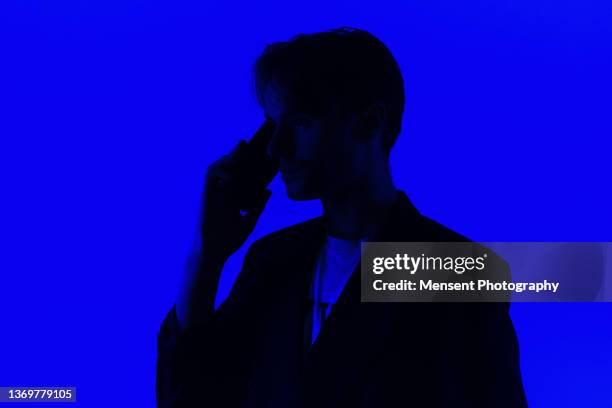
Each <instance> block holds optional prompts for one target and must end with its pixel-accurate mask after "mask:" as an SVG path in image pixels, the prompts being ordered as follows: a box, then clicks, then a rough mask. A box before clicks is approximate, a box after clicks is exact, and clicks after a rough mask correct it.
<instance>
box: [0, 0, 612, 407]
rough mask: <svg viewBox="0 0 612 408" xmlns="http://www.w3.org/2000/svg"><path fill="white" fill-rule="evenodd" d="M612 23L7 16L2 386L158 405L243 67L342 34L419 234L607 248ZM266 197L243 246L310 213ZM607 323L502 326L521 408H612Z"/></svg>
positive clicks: (541, 310) (105, 7) (518, 1)
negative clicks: (362, 59) (388, 59)
mask: <svg viewBox="0 0 612 408" xmlns="http://www.w3.org/2000/svg"><path fill="white" fill-rule="evenodd" d="M611 18H612V10H611V6H610V3H609V2H605V1H599V2H597V1H584V0H583V1H577V0H575V1H566V2H557V1H534V0H529V1H528V0H513V1H510V0H484V1H432V0H419V1H412V2H410V3H408V2H389V1H382V0H380V1H376V2H372V3H370V2H367V3H366V2H363V3H360V2H356V1H345V2H337V3H331V2H329V1H310V2H307V3H306V2H305V3H293V2H272V1H259V2H248V3H244V4H241V3H234V2H185V1H172V2H171V1H154V0H147V1H145V0H141V1H137V0H124V1H97V2H86V1H76V0H73V1H54V2H52V1H49V2H36V1H29V2H25V1H23V2H15V3H11V2H6V1H4V2H3V3H2V5H1V6H0V36H1V37H0V70H2V73H1V77H0V98H1V100H2V103H1V109H0V112H1V113H0V118H1V120H0V135H1V136H0V171H1V174H2V176H1V178H0V179H1V180H2V182H1V184H0V186H1V189H2V190H1V191H2V193H1V194H2V195H1V198H2V199H1V205H2V212H1V215H0V223H1V224H0V234H1V236H2V241H1V245H0V276H1V284H0V288H1V289H0V290H1V292H0V293H1V294H0V311H1V312H0V313H1V315H2V318H1V324H0V342H1V343H0V385H22V386H25V385H76V386H77V389H78V392H77V395H78V400H79V403H78V404H77V405H79V406H87V407H97V406H99V407H108V406H134V407H137V406H153V405H154V378H155V358H156V351H155V347H156V345H155V342H156V335H157V330H158V327H159V324H160V322H161V320H162V318H163V317H164V314H165V313H166V311H167V310H168V309H169V308H170V306H171V305H172V303H173V299H174V296H175V293H176V289H177V285H178V279H179V275H180V272H181V269H182V265H183V260H184V256H185V253H186V251H187V249H188V247H189V245H190V243H191V240H192V237H193V236H194V231H195V222H196V217H197V210H198V200H199V195H200V192H201V181H202V175H203V172H204V169H205V168H206V165H207V164H208V163H210V162H211V161H212V160H213V159H214V158H216V157H218V156H220V155H221V154H224V153H226V152H227V151H228V150H229V149H231V148H232V147H233V146H234V145H235V144H236V143H237V142H238V141H239V139H240V138H244V137H248V136H249V135H250V134H251V133H252V132H253V131H254V130H255V129H256V127H257V125H258V124H259V123H260V121H261V120H262V115H261V112H260V111H259V109H258V107H257V104H256V101H255V98H254V94H253V91H252V88H251V77H250V74H251V66H252V63H253V61H254V59H255V58H256V56H257V55H258V53H259V52H260V51H261V50H262V48H263V46H264V45H265V44H266V43H269V42H272V41H277V40H284V39H287V38H289V37H290V36H292V35H294V34H297V33H300V32H312V31H317V30H322V29H328V28H333V27H337V26H341V25H351V26H356V27H360V28H364V29H367V30H370V31H371V32H373V33H374V34H375V35H377V36H379V37H380V38H381V39H382V40H383V41H384V42H386V43H387V44H388V46H389V47H390V49H391V50H392V52H393V53H394V54H395V55H396V57H397V59H398V61H399V63H400V65H401V67H402V69H403V72H404V75H405V79H406V91H407V106H406V113H405V119H404V131H403V133H402V135H401V136H400V139H399V141H398V143H397V146H396V149H395V152H394V154H393V158H392V168H393V172H394V178H395V180H396V183H397V185H398V186H399V187H401V188H403V189H404V190H405V191H406V192H407V193H408V194H409V196H410V197H411V198H412V200H413V201H414V203H415V204H416V206H417V207H418V208H419V209H420V210H421V211H422V212H423V213H424V214H426V215H428V216H430V217H432V218H434V219H436V220H438V221H440V222H442V223H444V224H446V225H448V226H450V227H451V228H454V229H456V230H458V231H460V232H462V233H464V234H465V235H467V236H469V237H471V238H473V239H476V240H482V241H504V240H506V241H512V240H516V241H537V240H542V241H548V240H549V241H582V240H587V241H612V234H611V231H612V216H611V211H610V209H611V208H612V199H611V198H610V180H611V177H610V176H611V173H612V171H611V167H610V163H609V158H610V149H611V147H612V143H611V142H610V136H611V135H612V132H611V130H612V124H611V121H610V112H611V110H610V108H611V105H612V104H611V95H612V80H611V78H610V72H612V71H611V68H612V66H611V65H612V64H611V63H610V62H611V57H612V53H611V48H612V46H611V44H612V42H611V40H612V24H610V22H611V21H612V20H611ZM451 169H452V171H450V170H451ZM272 188H273V193H274V194H273V197H272V198H271V201H270V203H269V206H268V207H269V208H268V209H267V210H266V212H265V213H264V215H263V217H262V219H261V221H260V223H259V225H258V227H257V229H256V232H255V233H254V235H253V237H252V238H253V239H254V238H257V237H260V236H262V235H263V234H266V233H268V232H270V231H273V230H276V229H278V228H280V227H282V226H285V225H289V224H292V223H295V222H297V221H300V220H303V219H306V218H309V217H311V216H314V215H317V214H318V213H319V212H320V208H319V206H318V204H316V203H312V202H311V203H292V202H290V201H289V200H288V199H287V198H286V197H285V195H284V190H283V186H282V184H281V183H280V182H279V181H278V180H276V181H275V182H274V183H273V186H272ZM251 241H252V239H251ZM243 254H244V250H242V251H241V252H240V253H238V254H236V256H235V257H234V258H233V259H232V261H231V262H230V263H229V264H228V267H227V268H226V270H225V271H224V284H223V288H222V290H221V294H220V298H222V297H223V296H225V295H226V294H227V292H228V290H229V287H230V284H231V281H232V279H233V277H234V276H235V274H236V270H237V268H239V266H240V262H241V257H242V256H243ZM610 312H612V305H611V304H515V305H513V312H512V314H513V319H514V322H515V325H516V328H517V331H518V334H519V338H520V345H521V356H522V371H523V375H524V381H525V386H526V391H527V394H528V398H529V400H530V403H531V406H533V407H578V406H589V407H609V406H612V395H611V391H610V386H611V385H612V343H611V340H612V313H610ZM450 341H452V340H451V339H449V342H450ZM72 406H74V405H72Z"/></svg>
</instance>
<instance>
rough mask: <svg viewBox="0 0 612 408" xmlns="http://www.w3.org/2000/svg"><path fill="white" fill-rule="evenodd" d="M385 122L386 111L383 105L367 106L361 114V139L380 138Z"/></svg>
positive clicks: (377, 103)
mask: <svg viewBox="0 0 612 408" xmlns="http://www.w3.org/2000/svg"><path fill="white" fill-rule="evenodd" d="M386 120H387V110H386V109H385V105H384V104H382V103H380V102H376V103H373V104H371V105H369V106H368V107H367V108H366V109H364V110H363V111H362V113H361V122H362V126H363V133H362V137H363V138H364V139H370V138H372V137H376V136H379V137H381V136H382V134H383V132H384V129H385V125H386Z"/></svg>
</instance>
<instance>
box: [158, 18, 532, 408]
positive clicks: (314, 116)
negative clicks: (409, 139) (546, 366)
mask: <svg viewBox="0 0 612 408" xmlns="http://www.w3.org/2000/svg"><path fill="white" fill-rule="evenodd" d="M254 72H255V80H256V81H255V83H256V90H257V95H258V98H259V101H260V104H261V106H262V109H263V111H264V113H265V116H266V118H267V121H268V122H269V123H270V124H271V125H272V126H273V129H274V130H273V135H272V138H271V141H270V142H269V145H268V152H269V155H270V156H271V157H272V158H275V159H276V160H277V161H278V166H279V169H280V172H281V174H282V179H283V181H284V182H285V185H286V189H287V194H288V195H289V197H290V198H292V199H294V200H313V199H318V200H321V203H322V206H323V210H324V213H323V215H322V216H320V217H317V218H315V219H313V220H310V221H306V222H303V223H301V224H298V225H295V226H292V227H289V228H286V229H283V230H281V231H278V232H276V233H273V234H270V235H268V236H266V237H264V238H262V239H260V240H258V241H257V242H255V243H254V244H253V245H252V246H251V248H250V249H249V251H248V254H247V256H246V258H245V260H244V265H243V270H242V272H241V273H240V276H239V277H238V279H237V281H236V284H235V286H234V288H233V289H232V293H231V294H230V296H229V298H228V299H227V300H226V301H225V302H224V303H223V304H222V305H221V306H220V307H219V309H218V310H215V309H214V298H215V294H216V291H217V285H218V281H219V276H220V273H221V269H222V267H223V264H224V263H225V261H226V260H227V258H228V257H229V256H230V255H231V254H232V253H233V252H235V251H236V250H237V249H238V248H239V247H240V246H241V245H242V244H243V243H244V241H245V239H246V238H247V237H248V235H249V234H250V233H251V231H252V229H253V227H254V226H255V223H256V221H257V219H258V217H259V215H260V214H261V211H262V210H263V208H264V205H265V202H266V200H267V198H268V196H269V193H267V192H263V191H262V192H261V193H260V194H259V195H258V196H257V197H255V199H254V202H255V203H257V204H256V205H255V206H254V208H253V209H252V210H251V211H250V212H247V213H246V214H245V213H244V212H242V211H241V210H240V207H241V206H240V203H239V199H238V198H237V197H240V196H241V194H240V192H239V191H236V190H237V189H239V188H240V186H241V185H242V184H241V183H239V182H238V181H237V180H240V179H241V178H244V176H245V175H244V172H245V169H244V166H241V157H243V156H244V151H245V149H247V146H246V145H245V143H244V142H242V143H240V144H239V145H238V147H237V148H236V149H234V151H233V152H232V153H231V154H229V155H228V156H225V157H223V158H221V159H220V160H218V161H217V162H215V163H213V164H212V165H211V166H210V167H209V169H208V173H207V183H206V187H205V191H204V200H203V210H202V226H201V232H202V237H201V243H200V244H199V248H198V251H197V254H196V255H195V256H194V263H193V268H191V269H190V270H189V271H188V273H187V274H186V277H185V284H184V290H183V291H182V293H181V295H180V296H179V298H178V300H177V303H176V306H175V307H174V308H172V310H171V311H170V313H169V314H168V316H167V318H166V319H165V321H164V323H163V325H162V328H161V331H160V335H159V361H158V382H157V397H158V404H159V406H160V407H186V406H189V407H199V406H202V407H345V406H346V407H399V406H406V407H523V406H526V402H525V396H524V392H523V388H522V384H521V377H520V370H519V357H518V346H517V341H516V336H515V333H514V329H513V327H512V323H511V321H510V318H509V314H508V304H506V303H469V304H468V303H435V304H434V303H361V302H360V290H359V288H360V285H359V273H358V269H359V255H360V242H363V241H398V242H402V241H416V242H436V241H439V242H450V241H467V239H466V238H464V237H463V236H461V235H459V234H457V233H455V232H453V231H451V230H449V229H447V228H445V227H443V226H441V225H439V224H437V223H435V222H434V221H432V220H430V219H428V218H426V217H424V216H422V215H420V214H419V212H418V211H417V210H416V209H415V208H414V207H413V206H412V204H411V203H410V201H409V199H408V198H407V197H406V195H405V194H404V193H403V192H401V191H398V190H397V189H396V188H395V186H394V184H393V180H392V178H391V173H390V170H389V163H388V159H389V153H390V150H391V148H392V146H393V143H394V141H395V139H396V138H397V136H398V134H399V133H400V128H401V119H402V113H403V108H404V85H403V79H402V75H401V72H400V69H399V67H398V65H397V63H396V61H395V59H394V58H393V56H392V55H391V53H390V52H389V50H388V49H387V48H386V47H385V46H384V44H383V43H382V42H380V41H379V40H378V39H376V38H375V37H374V36H372V35H371V34H369V33H367V32H365V31H362V30H356V29H347V28H343V29H338V30H332V31H329V32H323V33H317V34H312V35H300V36H297V37H295V38H293V39H292V40H291V41H289V42H282V43H277V44H273V45H270V46H268V47H267V48H266V50H265V51H264V53H263V55H262V56H260V58H259V59H258V60H257V62H256V64H255V70H254ZM251 171H253V169H251ZM219 185H221V186H222V187H221V188H219Z"/></svg>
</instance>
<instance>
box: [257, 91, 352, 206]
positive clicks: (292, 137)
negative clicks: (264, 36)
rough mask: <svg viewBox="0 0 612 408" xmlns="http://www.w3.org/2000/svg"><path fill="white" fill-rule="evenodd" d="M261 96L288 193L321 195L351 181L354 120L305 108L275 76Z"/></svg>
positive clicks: (272, 151)
mask: <svg viewBox="0 0 612 408" xmlns="http://www.w3.org/2000/svg"><path fill="white" fill-rule="evenodd" d="M262 96H263V109H264V114H265V116H266V118H267V119H268V120H271V121H272V122H273V123H274V124H275V131H274V137H273V139H272V141H271V143H270V146H269V153H270V155H272V156H274V157H276V158H278V160H279V169H280V172H281V176H282V179H283V181H284V182H285V186H286V188H287V194H288V196H289V198H291V199H294V200H312V199H318V198H323V197H325V196H327V195H329V194H337V193H339V192H340V191H341V190H342V189H343V188H346V187H347V186H348V185H350V184H351V183H350V181H351V179H352V178H354V177H355V176H357V174H356V171H355V168H356V166H355V163H354V159H355V154H354V153H355V150H356V145H355V141H354V140H353V138H352V135H351V132H350V128H351V126H350V124H351V123H350V119H348V118H347V117H346V115H341V114H339V113H337V112H331V111H330V112H326V113H323V114H317V115H313V114H310V113H307V112H305V111H303V110H302V109H301V108H300V106H299V101H296V100H295V98H292V97H291V96H290V95H289V94H288V93H287V92H286V91H285V89H284V88H283V87H282V86H280V85H279V84H278V83H277V82H275V81H271V82H270V83H269V84H268V85H267V86H266V87H265V89H264V91H263V95H262Z"/></svg>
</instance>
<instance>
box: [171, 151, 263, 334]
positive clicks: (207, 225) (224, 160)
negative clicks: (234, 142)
mask: <svg viewBox="0 0 612 408" xmlns="http://www.w3.org/2000/svg"><path fill="white" fill-rule="evenodd" d="M249 154H252V153H251V152H250V151H249V150H248V145H247V144H246V142H244V141H241V142H240V143H239V144H238V146H236V148H234V150H232V152H231V153H230V154H228V155H226V156H223V157H221V158H220V159H219V160H217V161H215V162H214V163H212V164H211V165H210V166H209V167H208V170H207V172H206V178H205V186H204V194H203V197H202V213H201V224H200V231H199V232H200V238H201V240H200V242H199V243H198V246H197V247H196V248H195V253H193V254H192V255H191V259H190V261H189V262H188V264H187V268H186V270H185V276H184V280H183V284H182V289H181V293H180V294H179V297H178V299H177V302H176V314H177V317H178V320H179V324H180V326H181V327H182V329H183V330H189V329H190V328H193V327H195V326H198V325H199V324H200V323H202V322H203V321H205V320H206V319H207V318H208V317H210V316H211V314H212V313H213V312H214V301H215V296H216V293H217V287H218V284H219V277H220V275H221V270H222V268H223V265H224V264H225V262H226V261H227V258H229V257H230V255H232V254H233V253H234V252H236V251H237V250H238V248H240V246H241V245H242V244H243V243H244V242H245V241H246V239H247V238H248V236H249V235H250V234H251V232H253V229H254V228H255V224H256V223H257V220H258V219H259V216H260V215H261V213H262V211H263V209H264V207H265V205H266V202H267V201H268V198H269V197H270V194H271V193H270V190H267V189H265V188H260V187H259V188H258V187H257V185H256V184H254V183H253V182H252V181H253V179H254V178H253V174H254V173H256V172H257V171H258V169H257V168H252V166H250V165H249V163H252V162H253V161H252V160H249V159H250V158H249V157H248V155H249ZM245 208H248V211H244V209H245Z"/></svg>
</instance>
